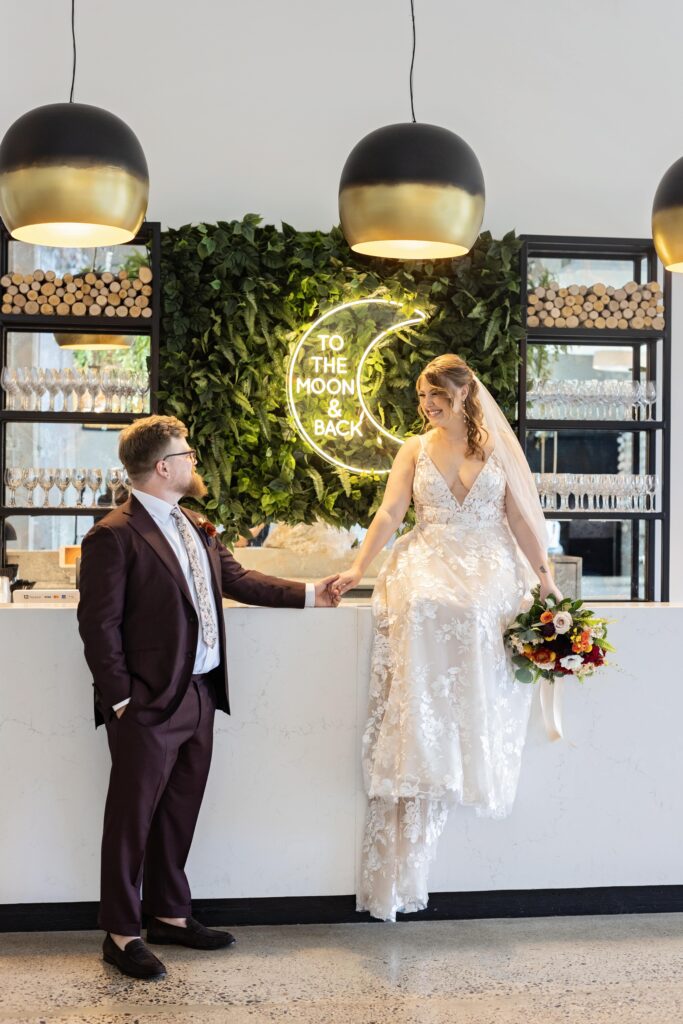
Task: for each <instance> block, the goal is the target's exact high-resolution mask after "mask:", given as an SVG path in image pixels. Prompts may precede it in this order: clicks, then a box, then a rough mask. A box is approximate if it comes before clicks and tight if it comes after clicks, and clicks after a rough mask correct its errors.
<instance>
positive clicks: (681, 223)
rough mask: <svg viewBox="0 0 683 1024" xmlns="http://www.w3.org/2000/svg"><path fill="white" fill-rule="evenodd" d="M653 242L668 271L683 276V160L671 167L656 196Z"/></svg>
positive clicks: (653, 210)
mask: <svg viewBox="0 0 683 1024" xmlns="http://www.w3.org/2000/svg"><path fill="white" fill-rule="evenodd" d="M652 238H653V240H654V243H655V249H656V250H657V255H658V256H659V258H660V260H661V261H662V263H663V264H664V266H665V267H666V269H667V270H672V271H674V273H683V157H681V158H680V159H679V160H676V162H675V163H673V164H672V165H671V167H670V168H669V170H668V171H667V172H666V174H665V175H664V177H663V178H662V180H661V181H660V183H659V187H658V188H657V191H656V192H655V198H654V202H653V203H652Z"/></svg>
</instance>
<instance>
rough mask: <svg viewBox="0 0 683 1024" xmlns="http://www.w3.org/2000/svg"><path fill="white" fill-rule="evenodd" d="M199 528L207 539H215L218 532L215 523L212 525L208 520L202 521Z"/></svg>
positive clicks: (198, 524)
mask: <svg viewBox="0 0 683 1024" xmlns="http://www.w3.org/2000/svg"><path fill="white" fill-rule="evenodd" d="M197 526H198V527H199V529H200V530H203V531H204V533H205V534H206V536H207V537H215V536H216V533H217V532H218V531H217V530H216V527H215V526H214V525H213V523H210V522H209V520H208V519H200V520H199V522H198V523H197Z"/></svg>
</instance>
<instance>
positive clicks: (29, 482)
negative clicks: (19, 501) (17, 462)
mask: <svg viewBox="0 0 683 1024" xmlns="http://www.w3.org/2000/svg"><path fill="white" fill-rule="evenodd" d="M21 482H22V483H23V485H24V487H25V488H26V507H27V508H33V492H34V491H35V489H36V487H37V486H38V484H39V482H40V481H39V473H38V470H37V469H36V468H35V466H28V467H27V468H26V469H25V470H24V474H23V478H22V481H21Z"/></svg>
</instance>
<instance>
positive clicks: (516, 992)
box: [0, 914, 683, 1024]
mask: <svg viewBox="0 0 683 1024" xmlns="http://www.w3.org/2000/svg"><path fill="white" fill-rule="evenodd" d="M235 934H236V935H237V939H238V945H237V946H235V947H233V948H232V949H229V950H224V951H221V952H216V953H194V952H192V951H190V950H185V949H175V948H170V947H157V949H156V952H157V953H161V954H162V958H163V960H164V961H165V963H166V966H167V968H168V976H167V978H166V980H164V981H160V982H155V983H152V982H135V981H132V980H128V979H126V978H124V977H122V976H121V975H120V974H118V973H117V971H116V970H115V968H113V967H109V966H107V965H105V964H103V963H102V961H101V960H100V958H99V956H100V946H99V943H100V941H101V939H100V936H99V935H97V934H96V933H94V932H52V933H49V934H28V933H25V934H12V935H0V1021H1V1022H2V1024H9V1022H12V1024H19V1022H21V1024H24V1022H29V1021H30V1022H31V1024H38V1022H41V1024H42V1022H45V1024H51V1022H53V1021H55V1022H57V1021H59V1022H70V1024H124V1022H125V1024H137V1022H142V1021H150V1022H158V1024H181V1022H182V1024H214V1022H219V1021H226V1022H230V1024H232V1022H235V1024H261V1022H266V1021H268V1022H288V1024H290V1022H291V1024H299V1022H301V1024H309V1022H310V1024H383V1022H385V1021H386V1022H391V1024H451V1022H452V1024H455V1022H457V1024H555V1022H563V1024H564V1022H567V1021H571V1022H577V1024H578V1022H580V1024H592V1022H596V1024H597V1022H600V1024H603V1022H604V1024H606V1022H609V1024H612V1022H614V1024H636V1022H637V1024H654V1022H656V1024H676V1022H679V1021H683V915H676V914H656V915H654V914H653V915H633V916H624V917H572V918H536V919H526V920H498V921H448V922H420V923H414V924H409V923H401V924H398V925H382V924H355V925H331V926H327V925H316V926H299V927H278V928H240V929H237V930H236V932H235Z"/></svg>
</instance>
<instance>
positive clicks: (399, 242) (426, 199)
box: [339, 182, 484, 259]
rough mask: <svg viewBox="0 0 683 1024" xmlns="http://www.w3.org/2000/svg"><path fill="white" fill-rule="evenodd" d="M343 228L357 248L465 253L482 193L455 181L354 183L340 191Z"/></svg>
mask: <svg viewBox="0 0 683 1024" xmlns="http://www.w3.org/2000/svg"><path fill="white" fill-rule="evenodd" d="M339 213H340V217H341V223H342V230H343V232H344V236H345V237H346V240H347V241H348V243H349V245H350V246H351V248H352V249H353V250H354V251H355V252H361V253H364V254H365V255H368V256H388V257H393V258H394V259H443V258H448V257H450V258H453V257H456V256H463V255H464V254H465V253H466V252H469V250H470V249H471V248H472V246H473V245H474V243H475V241H476V240H477V237H478V235H479V230H480V228H481V222H482V219H483V216H484V196H483V195H472V194H471V193H470V192H467V191H465V189H462V188H458V187H456V186H454V185H424V184H419V183H415V182H407V183H406V182H404V183H401V184H398V185H353V186H351V187H349V188H345V189H342V191H341V192H340V194H339Z"/></svg>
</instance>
